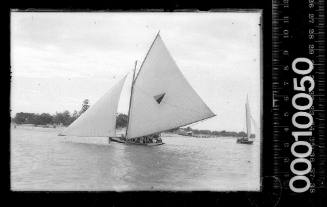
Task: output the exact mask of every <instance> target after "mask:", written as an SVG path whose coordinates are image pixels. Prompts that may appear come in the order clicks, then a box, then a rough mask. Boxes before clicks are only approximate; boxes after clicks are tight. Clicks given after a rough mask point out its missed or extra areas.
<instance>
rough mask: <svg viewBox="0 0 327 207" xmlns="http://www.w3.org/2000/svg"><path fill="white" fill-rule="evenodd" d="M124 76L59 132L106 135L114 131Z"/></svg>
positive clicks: (90, 135)
mask: <svg viewBox="0 0 327 207" xmlns="http://www.w3.org/2000/svg"><path fill="white" fill-rule="evenodd" d="M125 79H126V76H125V77H124V78H123V79H122V80H120V81H119V82H118V83H117V84H116V85H114V86H113V87H112V88H111V89H110V90H109V91H108V92H107V93H106V94H105V95H104V96H102V97H101V98H100V99H99V100H98V101H97V102H96V103H95V104H94V105H92V106H91V107H90V108H89V109H88V110H86V111H85V112H84V113H83V114H82V115H81V116H80V117H79V118H78V119H76V120H75V121H74V122H73V123H72V124H71V125H70V126H69V127H67V128H66V129H65V130H64V131H63V132H62V133H61V134H62V135H69V136H83V137H85V136H87V137H108V136H115V133H116V112H117V106H118V101H119V97H120V93H121V90H122V88H123V85H124V82H125Z"/></svg>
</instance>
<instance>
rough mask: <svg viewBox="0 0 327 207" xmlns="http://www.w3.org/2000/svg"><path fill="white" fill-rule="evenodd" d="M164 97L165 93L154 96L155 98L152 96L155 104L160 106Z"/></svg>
mask: <svg viewBox="0 0 327 207" xmlns="http://www.w3.org/2000/svg"><path fill="white" fill-rule="evenodd" d="M165 95H166V93H162V94H159V95H156V96H154V99H155V100H156V102H157V103H158V104H160V103H161V101H162V99H163V98H164V96H165Z"/></svg>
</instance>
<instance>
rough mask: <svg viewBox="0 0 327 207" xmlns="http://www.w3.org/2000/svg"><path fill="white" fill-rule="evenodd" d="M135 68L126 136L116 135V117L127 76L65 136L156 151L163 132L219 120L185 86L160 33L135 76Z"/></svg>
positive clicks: (63, 133)
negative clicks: (138, 146) (209, 120)
mask: <svg viewBox="0 0 327 207" xmlns="http://www.w3.org/2000/svg"><path fill="white" fill-rule="evenodd" d="M136 65H137V62H135V67H134V71H133V78H132V84H131V93H130V100H129V109H128V118H127V128H126V133H125V134H121V135H120V136H117V135H116V114H117V106H118V101H119V98H120V93H121V90H122V88H123V85H124V82H125V79H126V76H125V77H124V78H123V79H122V80H120V81H119V82H118V83H117V84H116V85H114V87H112V88H111V89H110V90H109V91H108V92H107V93H106V94H105V95H104V96H103V97H101V98H100V99H99V100H98V101H97V102H96V103H95V104H94V105H93V106H91V107H90V108H89V109H88V110H87V111H85V112H84V113H83V114H82V115H81V116H80V117H79V118H78V119H76V120H75V121H74V122H73V123H72V124H71V125H70V126H68V127H67V128H66V129H65V130H64V131H63V132H62V133H61V135H64V136H67V135H68V136H87V137H109V142H110V141H113V142H117V143H124V144H135V145H146V146H156V145H161V144H163V142H162V140H161V137H160V133H161V132H164V131H167V130H170V129H174V128H177V127H181V126H185V125H189V124H192V123H195V122H198V121H201V120H204V119H208V118H211V117H213V116H215V114H214V113H213V112H212V111H211V110H210V109H209V107H208V106H207V105H206V104H205V103H204V101H203V100H202V99H201V98H200V96H199V95H198V94H197V93H196V92H195V90H194V89H193V88H192V87H191V85H190V84H189V83H188V82H187V80H186V79H185V77H184V75H183V74H182V72H181V71H180V70H179V68H178V66H177V65H176V63H175V61H174V60H173V58H172V57H171V55H170V54H169V52H168V50H167V48H166V46H165V44H164V42H163V41H162V39H161V37H160V35H159V32H158V34H157V35H156V37H155V39H154V41H153V42H152V44H151V46H150V49H149V50H148V52H147V54H146V56H145V58H144V60H143V62H142V64H141V66H140V69H139V71H138V73H137V75H136V76H135V71H136Z"/></svg>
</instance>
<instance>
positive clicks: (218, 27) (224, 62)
mask: <svg viewBox="0 0 327 207" xmlns="http://www.w3.org/2000/svg"><path fill="white" fill-rule="evenodd" d="M260 16H261V14H260V13H259V12H251V13H250V12H214V13H15V12H14V13H12V14H11V71H12V82H11V83H12V84H11V89H12V91H11V110H12V116H14V115H15V114H16V113H17V112H33V113H43V112H46V113H51V114H54V113H55V112H56V111H58V112H62V111H64V110H69V111H70V112H73V111H74V110H80V108H81V104H82V101H83V100H84V99H86V98H88V99H89V100H90V103H91V105H92V104H93V103H94V102H95V101H96V100H98V99H99V98H100V97H101V96H102V95H103V94H104V93H105V92H106V91H107V90H108V89H109V88H110V87H111V86H113V84H115V83H116V82H117V81H119V80H120V79H121V78H122V77H123V76H124V75H126V74H127V73H129V76H128V77H129V79H128V80H127V82H126V84H125V86H124V89H123V91H122V95H121V99H120V103H119V107H118V111H119V112H124V113H127V108H128V101H129V97H128V96H129V90H130V80H131V72H132V69H133V67H134V61H135V60H138V63H139V65H138V66H140V63H141V62H142V61H143V58H144V57H145V55H146V53H147V51H148V49H149V47H150V45H151V43H152V41H153V39H154V37H155V35H156V33H157V32H158V31H159V30H160V35H161V37H162V39H163V41H164V43H165V44H166V46H167V48H168V50H169V51H170V53H171V55H172V56H173V58H174V60H175V62H176V64H177V65H178V66H179V68H180V70H181V71H182V73H183V74H184V75H185V77H186V79H187V80H188V81H189V82H190V84H191V85H192V87H193V88H194V89H195V90H196V92H197V93H198V94H199V95H200V97H201V98H202V99H203V100H204V102H205V103H206V104H207V105H208V106H209V107H210V108H211V110H212V111H213V112H214V113H215V114H217V116H216V117H214V118H211V119H208V120H205V121H202V122H198V123H196V124H192V125H191V127H192V128H198V129H210V130H233V131H242V130H245V107H244V104H245V100H246V95H247V94H248V95H249V104H250V108H251V113H252V116H253V117H254V119H255V121H256V123H257V124H259V120H260V117H259V114H260V61H261V60H260V29H261V28H260V24H259V23H260ZM258 126H259V125H258Z"/></svg>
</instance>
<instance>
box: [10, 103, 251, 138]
mask: <svg viewBox="0 0 327 207" xmlns="http://www.w3.org/2000/svg"><path fill="white" fill-rule="evenodd" d="M89 107H90V105H89V100H88V99H85V100H84V101H83V103H82V107H81V109H80V111H77V110H75V111H74V112H73V113H70V112H69V111H68V110H65V111H63V112H56V114H53V115H51V114H49V113H42V114H35V113H25V112H19V113H16V115H15V117H14V118H12V122H14V123H16V124H33V125H35V126H37V125H63V126H69V125H70V124H71V123H72V122H74V121H75V120H76V119H77V118H78V117H79V116H80V115H82V114H83V113H84V112H85V111H86V110H87V109H88V108H89ZM127 121H128V116H127V115H126V114H122V113H119V114H118V115H117V118H116V128H123V127H126V126H127ZM168 132H173V133H180V132H181V129H180V128H175V129H171V130H168ZM183 132H192V134H193V135H197V134H203V135H211V136H222V137H244V136H246V133H245V132H243V131H241V132H229V131H225V130H223V131H210V130H199V129H192V128H191V127H187V128H185V129H183ZM251 137H254V134H251Z"/></svg>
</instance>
